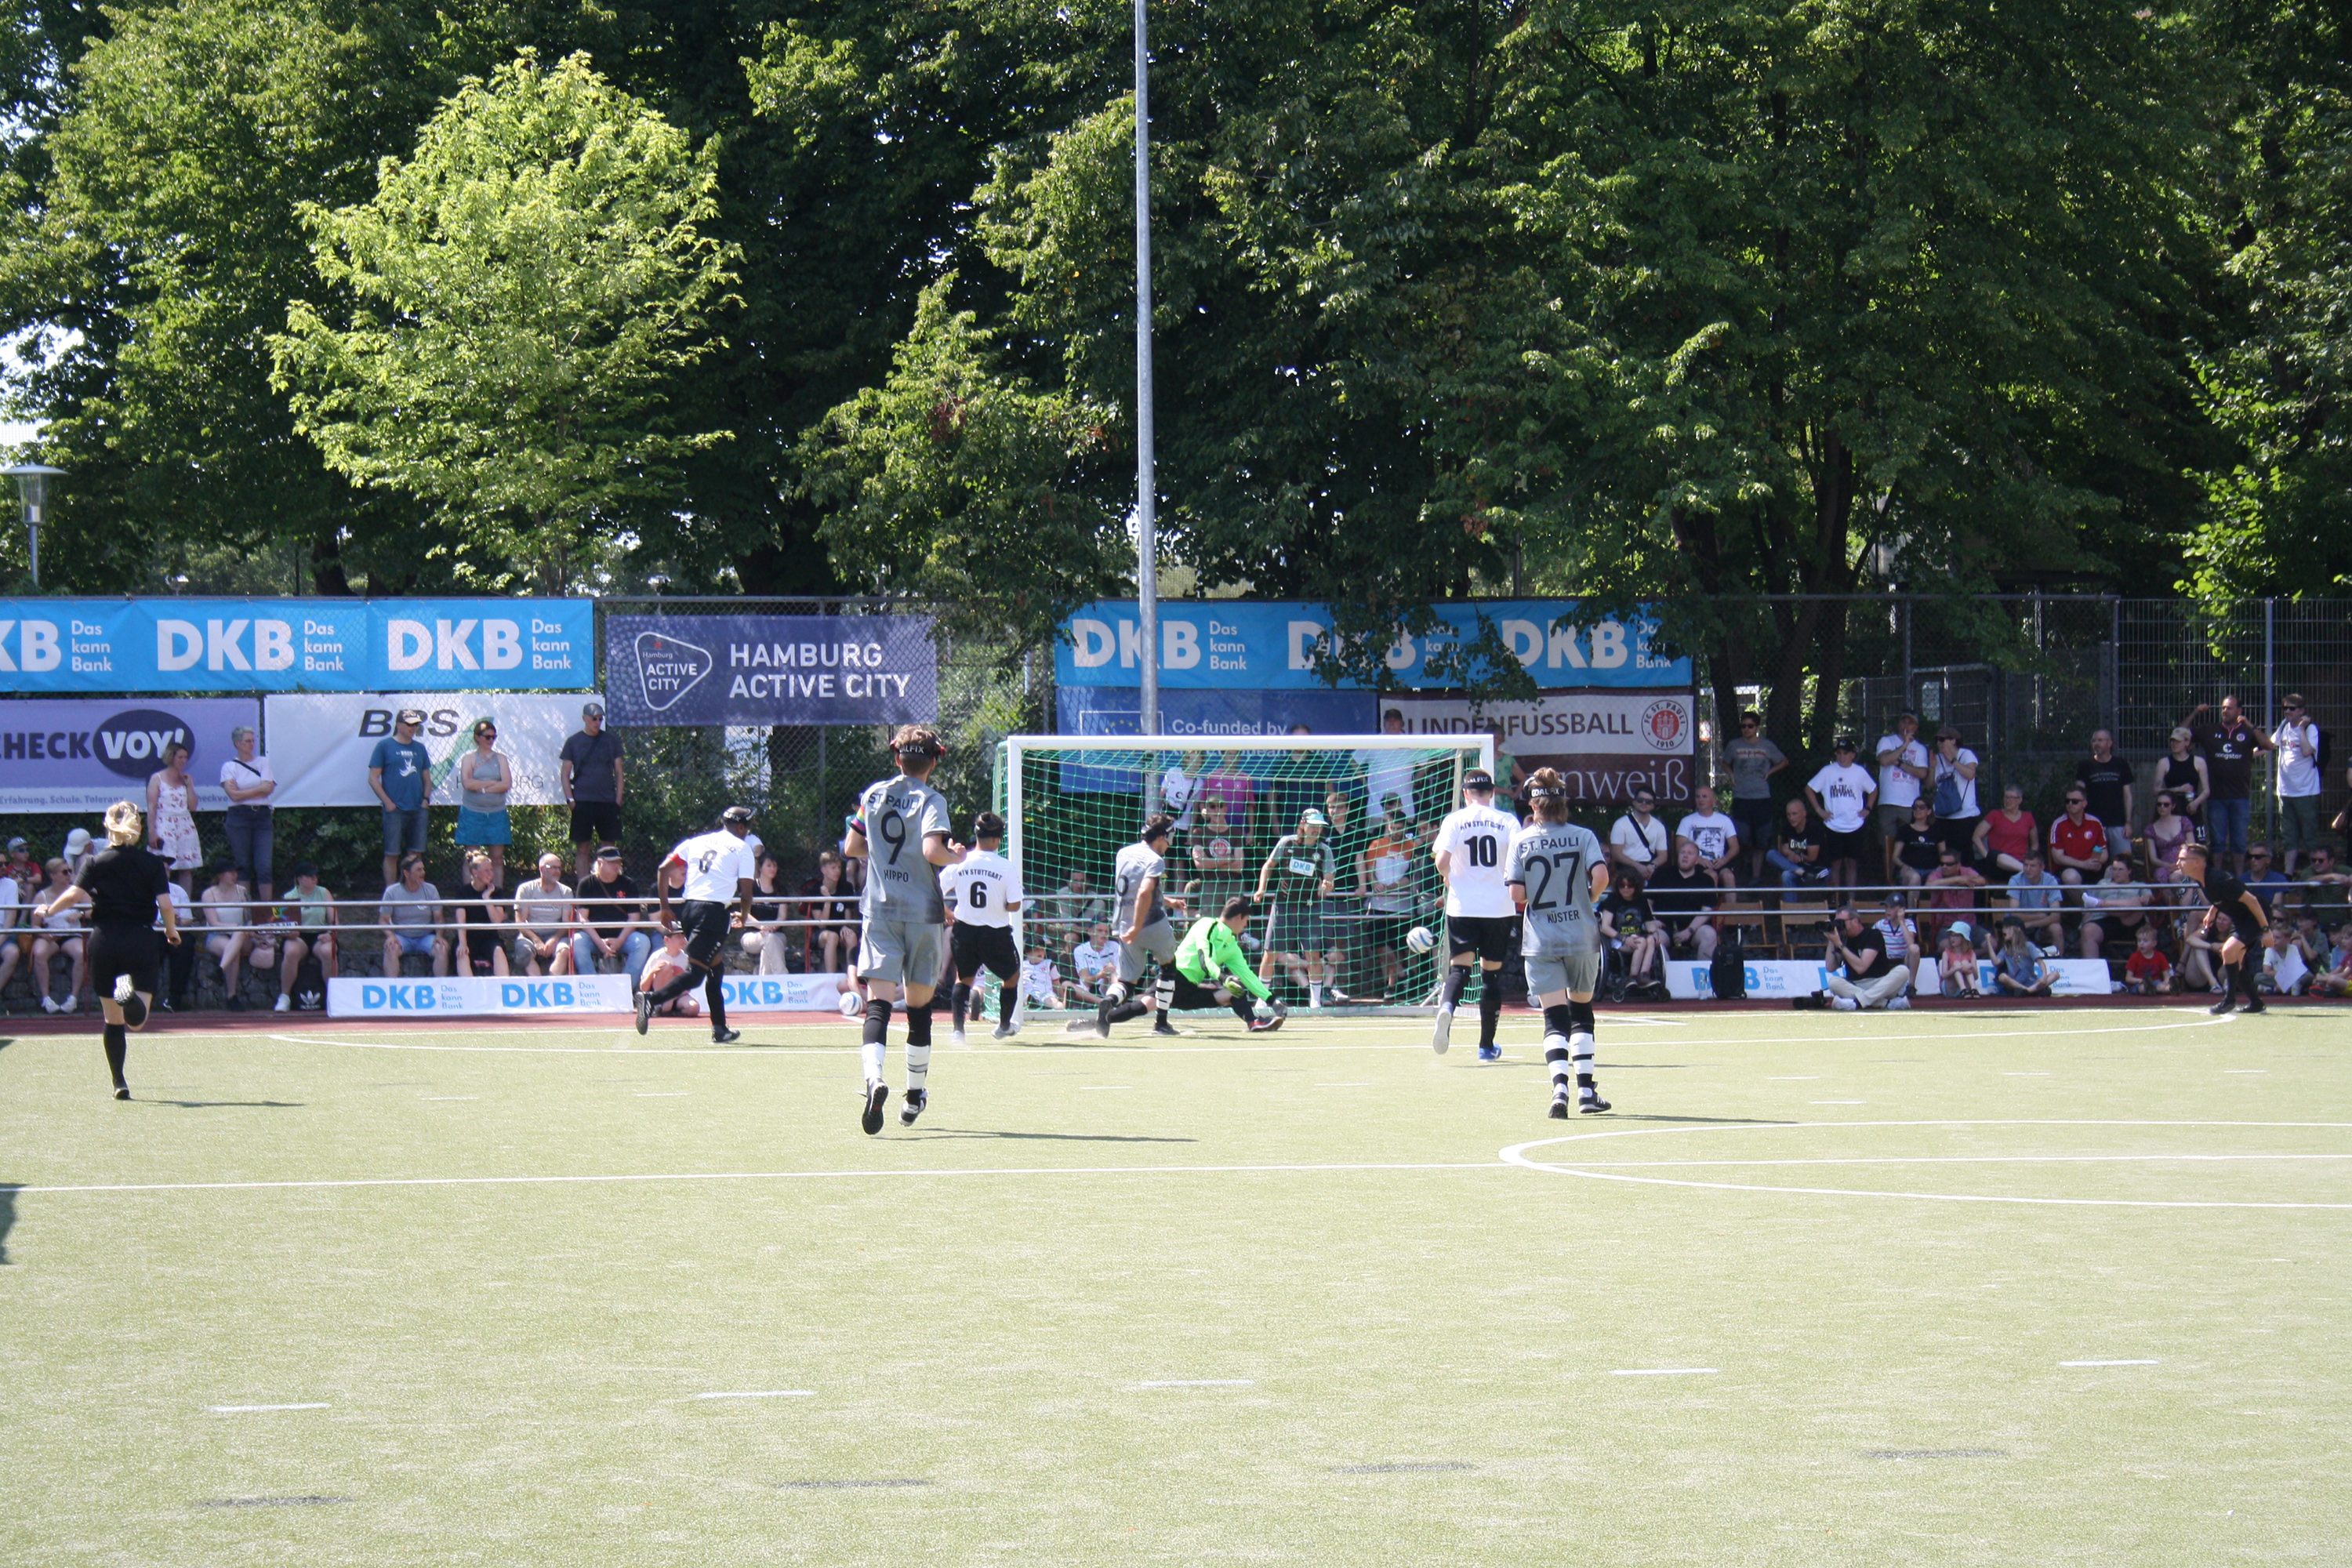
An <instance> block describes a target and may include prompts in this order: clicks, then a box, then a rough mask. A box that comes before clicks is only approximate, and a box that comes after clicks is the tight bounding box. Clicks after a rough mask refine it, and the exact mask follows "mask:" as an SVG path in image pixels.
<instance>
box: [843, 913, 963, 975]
mask: <svg viewBox="0 0 2352 1568" xmlns="http://www.w3.org/2000/svg"><path fill="white" fill-rule="evenodd" d="M946 934H947V928H946V927H945V926H944V925H940V924H939V923H937V922H935V921H901V920H892V919H890V918H888V917H887V916H883V917H880V918H868V919H867V921H866V923H865V924H864V925H862V926H860V927H859V928H858V932H857V978H858V979H860V980H887V981H888V982H890V983H891V984H894V985H936V984H939V980H940V966H941V963H942V962H943V957H942V955H943V954H944V953H945V952H947V948H946V946H945V937H946Z"/></svg>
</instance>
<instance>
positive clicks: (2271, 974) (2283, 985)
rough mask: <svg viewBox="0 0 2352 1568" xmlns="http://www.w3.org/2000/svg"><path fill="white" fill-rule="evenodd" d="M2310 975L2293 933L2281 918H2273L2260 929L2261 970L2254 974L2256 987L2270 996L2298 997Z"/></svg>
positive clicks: (2308, 967)
mask: <svg viewBox="0 0 2352 1568" xmlns="http://www.w3.org/2000/svg"><path fill="white" fill-rule="evenodd" d="M2310 978H2311V966H2310V965H2308V964H2306V963H2304V961H2303V950H2302V948H2301V947H2300V946H2298V945H2297V944H2296V942H2295V940H2294V932H2293V931H2289V930H2288V929H2287V924H2286V922H2285V921H2272V922H2271V923H2270V924H2269V925H2268V926H2267V927H2265V928H2264V929H2263V972H2262V973H2261V974H2260V975H2258V976H2256V977H2255V980H2254V984H2255V986H2256V988H2257V989H2259V990H2261V991H2264V992H2267V993H2269V994H2271V995H2273V996H2300V995H2302V994H2303V991H2304V984H2305V982H2306V981H2308V980H2309V979H2310Z"/></svg>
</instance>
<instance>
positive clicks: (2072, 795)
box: [2050, 784, 2107, 888]
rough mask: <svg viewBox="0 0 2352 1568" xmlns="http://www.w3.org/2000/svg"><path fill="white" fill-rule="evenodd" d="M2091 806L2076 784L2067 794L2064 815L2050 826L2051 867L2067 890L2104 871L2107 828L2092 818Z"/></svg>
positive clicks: (2087, 797)
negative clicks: (2056, 871)
mask: <svg viewBox="0 0 2352 1568" xmlns="http://www.w3.org/2000/svg"><path fill="white" fill-rule="evenodd" d="M2090 805H2091V801H2090V796H2089V795H2088V794H2087V793H2086V792H2085V791H2084V788H2083V786H2082V785H2080V784H2076V785H2075V786H2074V788H2073V789H2070V790H2068V791H2067V792H2066V811H2065V815H2063V816H2061V817H2059V818H2058V820H2057V821H2055V822H2053V823H2052V824H2051V825H2050V863H2051V864H2052V865H2053V866H2054V867H2056V868H2057V869H2058V879H2059V880H2060V881H2062V882H2063V883H2065V884H2066V885H2067V886H2068V887H2070V888H2079V887H2081V886H2082V885H2083V884H2084V883H2085V882H2095V881H2097V880H2098V879H2099V878H2100V877H2101V876H2102V875H2103V874H2104V873H2105V870H2106V868H2107V825H2106V824H2105V823H2104V822H2102V821H2100V820H2099V819H2098V818H2097V817H2095V816H2092V815H2091V811H2090Z"/></svg>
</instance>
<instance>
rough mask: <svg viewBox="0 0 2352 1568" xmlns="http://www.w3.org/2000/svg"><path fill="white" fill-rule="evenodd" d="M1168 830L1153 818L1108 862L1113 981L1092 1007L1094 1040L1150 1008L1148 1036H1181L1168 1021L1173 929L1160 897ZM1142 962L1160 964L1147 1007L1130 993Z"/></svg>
mask: <svg viewBox="0 0 2352 1568" xmlns="http://www.w3.org/2000/svg"><path fill="white" fill-rule="evenodd" d="M1174 828H1175V823H1174V821H1173V820H1172V819H1171V818H1170V817H1168V816H1165V815H1161V816H1154V817H1153V818H1151V819H1150V821H1149V822H1146V823H1145V824H1144V825H1143V837H1141V838H1139V839H1137V840H1136V841H1135V842H1134V843H1132V844H1130V845H1129V846H1128V847H1126V848H1124V849H1122V850H1120V851H1119V852H1118V859H1117V860H1115V861H1113V862H1112V865H1111V891H1112V897H1113V900H1114V902H1113V903H1112V905H1111V918H1112V919H1113V920H1114V921H1118V979H1117V980H1115V981H1113V982H1112V983H1111V985H1110V988H1109V989H1108V990H1107V991H1105V992H1104V993H1103V999H1102V1005H1100V1006H1099V1007H1097V1008H1096V1009H1095V1017H1094V1023H1093V1025H1092V1028H1093V1030H1094V1033H1095V1036H1096V1037H1097V1038H1098V1039H1105V1040H1107V1039H1109V1038H1110V1026H1112V1025H1113V1024H1121V1023H1125V1022H1126V1021H1127V1020H1128V1019H1129V1018H1139V1017H1141V1016H1143V1015H1144V1014H1145V1013H1147V1012H1154V1011H1155V1010H1156V1013H1157V1016H1156V1017H1155V1018H1154V1020H1153V1022H1152V1025H1151V1032H1152V1033H1153V1034H1155V1035H1181V1034H1182V1033H1183V1031H1182V1030H1181V1029H1179V1028H1177V1027H1176V1026H1174V1025H1172V1024H1171V1023H1169V1021H1168V1006H1169V1004H1170V1003H1171V1002H1172V1001H1174V1000H1175V995H1176V928H1175V927H1174V926H1173V925H1171V924H1170V923H1169V920H1168V900H1166V899H1165V898H1163V897H1162V896H1161V893H1160V885H1161V883H1162V881H1163V880H1164V879H1166V877H1167V875H1168V861H1167V855H1168V839H1169V836H1170V834H1171V833H1172V832H1173V831H1174ZM1145 963H1158V964H1159V966H1160V970H1159V973H1158V975H1157V976H1156V977H1155V980H1154V983H1153V987H1152V1000H1151V1004H1150V1005H1146V1004H1145V1003H1143V1002H1141V1001H1139V1000H1137V999H1136V998H1135V997H1134V996H1133V995H1132V993H1133V992H1134V990H1135V989H1136V986H1137V983H1138V982H1139V981H1140V980H1142V978H1143V966H1144V964H1145ZM1086 1027H1087V1021H1086V1020H1085V1019H1083V1018H1081V1019H1077V1020H1075V1021H1074V1022H1073V1023H1072V1024H1071V1028H1072V1030H1073V1031H1076V1030H1080V1029H1084V1028H1086Z"/></svg>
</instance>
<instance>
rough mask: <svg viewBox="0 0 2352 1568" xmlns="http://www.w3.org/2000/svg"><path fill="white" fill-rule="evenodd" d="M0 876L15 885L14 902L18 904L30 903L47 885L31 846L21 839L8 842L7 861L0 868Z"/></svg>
mask: <svg viewBox="0 0 2352 1568" xmlns="http://www.w3.org/2000/svg"><path fill="white" fill-rule="evenodd" d="M0 875H5V876H6V877H7V878H8V879H9V880H10V881H13V882H15V883H16V901H17V902H18V903H19V904H30V903H32V902H33V901H34V895H35V894H37V893H38V892H39V891H40V890H41V889H43V888H44V887H46V886H47V884H48V878H47V876H45V875H43V873H42V871H41V863H40V862H39V861H38V860H37V859H35V858H33V847H32V846H31V845H29V844H27V843H26V842H25V840H23V839H21V838H11V839H10V840H8V861H7V864H5V866H0Z"/></svg>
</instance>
